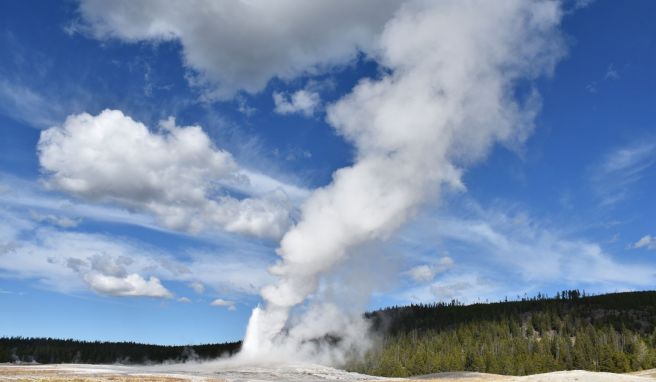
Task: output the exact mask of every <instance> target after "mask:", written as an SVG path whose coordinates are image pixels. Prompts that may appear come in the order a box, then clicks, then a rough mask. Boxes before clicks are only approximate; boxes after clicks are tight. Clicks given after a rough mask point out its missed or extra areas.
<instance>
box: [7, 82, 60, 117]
mask: <svg viewBox="0 0 656 382" xmlns="http://www.w3.org/2000/svg"><path fill="white" fill-rule="evenodd" d="M0 114H3V115H5V116H7V117H9V118H11V119H14V120H16V121H19V122H22V123H25V124H27V125H28V126H31V127H35V128H40V129H44V128H47V127H50V126H53V125H55V124H56V123H57V122H58V121H59V119H60V117H61V116H62V112H61V110H60V109H59V107H58V104H57V103H56V102H53V100H52V99H49V98H48V99H47V98H46V97H44V96H43V95H42V94H40V93H38V92H36V91H34V90H33V89H31V88H30V87H29V86H26V85H24V84H20V83H16V82H12V81H9V80H7V79H3V78H0Z"/></svg>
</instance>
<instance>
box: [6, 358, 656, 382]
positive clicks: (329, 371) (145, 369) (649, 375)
mask: <svg viewBox="0 0 656 382" xmlns="http://www.w3.org/2000/svg"><path fill="white" fill-rule="evenodd" d="M382 380H398V381H422V382H426V381H435V382H457V381H462V382H487V381H491V382H492V381H498V382H506V381H507V382H511V381H517V382H569V381H591V382H614V381H619V382H649V381H652V382H653V381H656V369H654V370H647V371H642V372H637V373H631V374H611V373H593V372H586V371H579V370H576V371H561V372H554V373H547V374H538V375H532V376H527V377H507V376H500V375H493V374H481V373H469V372H454V373H440V374H432V375H429V376H423V377H415V378H409V379H386V378H380V377H372V376H368V375H363V374H357V373H349V372H346V371H343V370H339V369H334V368H330V367H325V366H318V365H267V366H248V365H239V366H235V365H226V364H225V363H218V362H206V363H186V364H174V365H158V366H120V365H75V364H65V365H7V364H5V365H0V381H44V382H45V381H48V382H59V381H61V382H63V381H78V382H98V381H117V382H155V381H164V382H185V381H199V382H200V381H225V382H247V381H248V382H260V381H261V382H264V381H290V382H315V381H347V382H348V381H382Z"/></svg>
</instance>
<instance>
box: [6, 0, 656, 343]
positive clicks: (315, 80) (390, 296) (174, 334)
mask: <svg viewBox="0 0 656 382" xmlns="http://www.w3.org/2000/svg"><path fill="white" fill-rule="evenodd" d="M103 4H104V5H103ZM108 4H109V3H103V2H95V1H83V2H82V3H78V2H75V1H65V2H36V1H21V2H2V3H0V47H1V48H2V52H3V54H2V59H1V60H0V310H1V311H2V314H0V335H9V336H11V335H22V336H50V337H72V338H81V339H89V340H92V339H94V340H95V339H100V340H131V341H140V342H150V343H162V344H183V343H205V342H215V341H231V340H238V339H241V338H242V337H243V335H244V330H245V328H246V323H247V320H248V317H249V315H250V312H251V310H252V309H253V308H254V307H255V306H256V305H257V304H258V303H261V302H262V299H261V297H260V296H259V291H260V289H261V288H262V287H264V286H265V285H268V284H271V283H273V282H275V280H276V277H275V276H272V275H270V274H269V273H268V272H267V269H268V268H269V267H270V266H272V265H274V264H275V263H276V262H277V261H278V255H277V254H276V248H277V247H278V246H279V240H280V238H281V237H282V236H283V235H284V233H285V232H286V230H287V229H289V227H290V226H293V225H294V224H295V223H297V222H299V221H302V220H303V219H304V217H303V213H304V212H303V211H304V210H303V208H302V207H301V206H302V205H303V202H304V201H305V200H307V198H309V197H310V195H312V193H313V190H315V189H317V188H320V187H324V186H327V185H328V184H330V183H331V181H332V174H333V172H335V171H336V170H338V169H340V168H343V167H345V166H351V165H353V164H354V163H355V162H357V161H358V158H360V157H361V156H362V151H359V150H362V149H361V147H360V146H358V145H362V143H357V144H354V143H353V140H351V139H349V138H348V137H346V138H345V136H346V135H347V134H344V133H340V132H339V131H337V130H336V129H335V127H334V125H335V124H336V123H331V122H330V120H329V118H328V114H329V113H332V112H331V111H330V110H332V105H334V104H335V103H336V102H338V101H339V100H341V99H343V97H345V96H346V95H348V94H349V93H351V92H352V91H353V89H354V86H356V84H358V83H359V81H360V80H361V79H363V78H371V79H373V80H378V79H381V78H385V77H386V76H388V75H389V72H390V71H393V70H394V69H391V68H390V67H393V65H391V66H390V65H388V66H386V63H385V60H384V59H379V58H378V57H379V56H377V55H376V54H377V53H375V49H371V48H369V45H367V44H373V43H371V41H373V40H376V39H377V38H378V36H379V35H380V33H381V30H382V29H383V28H385V25H386V23H387V21H388V19H392V18H394V17H396V16H394V15H395V13H394V12H395V9H396V8H397V7H398V4H393V3H384V5H381V6H379V7H376V11H375V12H373V11H372V12H368V10H367V8H366V7H367V2H363V3H362V5H361V6H360V7H362V9H355V10H352V11H353V12H351V13H349V15H351V16H349V17H342V18H339V17H338V16H339V11H335V12H333V13H326V12H324V14H325V15H326V16H325V18H326V21H325V25H323V24H322V23H321V22H317V23H312V22H308V23H301V22H298V23H297V21H298V20H297V18H299V17H303V16H304V14H303V12H298V13H294V12H291V9H288V10H287V11H288V12H287V13H285V12H284V9H283V10H282V11H280V12H279V14H278V13H276V15H277V16H276V17H279V18H278V19H276V20H283V21H284V20H287V19H286V18H289V20H292V21H291V22H290V25H292V27H290V28H289V29H290V30H291V32H289V31H287V30H285V31H282V32H281V31H279V30H278V29H275V27H273V26H267V27H266V28H269V27H271V28H274V29H272V30H266V29H264V32H263V31H262V29H261V26H259V25H258V24H257V21H255V20H250V21H249V20H247V18H248V14H247V15H245V16H244V15H242V14H239V13H237V16H235V17H236V20H237V21H235V23H236V24H235V25H237V26H234V25H233V26H230V25H229V24H230V23H227V24H228V25H227V26H226V27H225V28H226V29H221V28H224V27H216V28H218V29H217V30H214V29H212V28H210V29H209V30H208V31H207V32H206V35H207V36H205V37H207V38H206V40H203V38H202V37H203V36H204V35H201V36H200V37H199V36H198V35H195V34H194V33H195V32H194V28H193V26H192V27H191V28H187V27H186V26H184V25H182V26H181V25H175V22H177V21H175V20H169V19H165V18H163V19H161V20H158V19H157V17H158V15H160V14H165V13H158V12H160V11H161V10H160V9H150V10H149V8H148V7H153V8H159V7H158V6H157V5H156V4H153V3H149V2H143V3H138V4H137V5H136V7H137V8H138V7H140V6H142V7H143V9H142V11H143V13H140V12H137V11H135V10H134V9H132V10H130V9H128V8H129V6H128V5H126V4H129V2H128V3H121V2H116V3H114V4H115V6H110V5H108ZM162 4H166V3H159V5H162ZM287 5H288V4H287ZM122 7H123V8H122ZM281 8H284V6H281ZM126 9H127V10H126ZM561 9H562V10H563V11H562V13H560V14H559V16H558V20H559V23H558V24H557V25H556V26H554V30H555V32H556V34H557V37H550V38H556V39H558V41H557V43H558V52H557V53H554V54H553V56H554V57H555V61H556V62H557V63H556V65H555V66H554V68H555V69H554V70H553V71H551V70H548V69H545V70H544V73H541V75H539V76H538V77H536V78H525V79H522V78H519V79H518V80H517V81H515V82H513V83H512V85H513V89H512V92H511V94H512V95H513V96H514V97H516V98H517V99H518V100H520V99H527V98H526V94H528V93H531V92H534V93H535V94H538V93H539V99H540V101H539V105H540V107H539V110H538V108H536V109H535V110H536V111H537V113H536V114H535V115H534V116H533V118H532V122H530V123H529V124H532V125H533V127H532V128H531V129H529V130H528V131H529V133H528V134H526V138H525V139H521V140H520V141H521V142H511V141H508V142H501V143H500V144H495V145H493V146H492V148H491V149H490V150H487V151H486V152H484V153H483V154H482V155H481V156H480V158H476V160H472V161H462V162H458V161H457V160H456V161H455V162H453V163H456V164H457V165H458V166H459V167H460V168H461V169H462V177H461V178H460V181H461V183H462V187H460V188H457V187H449V186H444V187H443V188H442V186H440V187H441V189H442V191H441V192H440V195H439V196H438V195H437V192H436V191H435V192H434V193H435V195H434V197H427V198H425V200H423V201H422V202H421V203H419V204H417V206H416V208H415V211H414V213H413V214H412V217H411V218H409V219H407V221H404V222H403V224H400V226H399V228H398V229H395V230H394V231H393V232H392V233H390V234H386V235H384V236H385V237H384V238H383V239H380V238H378V239H377V240H374V241H373V242H371V243H366V244H365V245H362V246H358V248H357V249H356V250H354V252H353V253H351V255H350V256H349V257H348V260H346V261H345V262H339V263H337V264H335V265H334V266H331V268H330V270H329V271H328V272H326V273H322V274H321V275H320V278H319V281H320V283H321V285H322V288H329V287H327V286H326V285H331V284H330V283H331V280H333V281H334V280H337V283H339V282H340V281H339V280H349V279H350V278H349V277H351V276H352V275H351V276H348V275H349V274H350V273H349V271H350V272H354V271H353V269H357V270H359V271H358V272H356V273H357V277H355V278H357V279H360V280H366V282H367V283H368V285H369V287H368V288H365V289H366V293H365V294H366V295H367V296H368V295H369V293H370V292H371V298H370V299H365V301H364V302H363V304H364V305H363V308H369V309H372V308H376V307H382V306H388V305H395V304H407V303H411V302H432V301H437V300H450V299H452V298H457V299H460V300H462V301H466V302H475V301H478V300H487V299H489V300H495V299H500V298H504V297H506V296H507V297H516V296H523V295H524V294H528V295H533V294H537V293H538V292H547V293H549V294H554V293H555V292H556V291H558V290H561V289H566V288H567V289H570V288H580V289H585V290H586V291H590V292H595V293H602V292H613V291H620V290H640V289H653V288H654V282H656V227H655V226H654V217H655V216H656V202H654V190H656V175H655V174H656V172H655V171H654V170H655V169H656V130H655V128H654V125H655V123H656V113H654V109H655V105H656V91H654V89H656V86H655V85H656V72H655V71H654V68H656V26H655V25H654V24H653V22H652V21H653V20H652V18H653V17H652V15H653V14H654V12H655V11H656V4H654V3H653V2H650V1H634V2H631V3H630V4H626V3H620V2H613V1H596V2H592V3H587V2H571V3H569V2H568V3H565V4H561ZM214 11H216V10H214ZM233 11H234V12H239V10H234V9H231V8H230V7H224V9H222V10H219V11H217V12H226V15H224V16H226V17H230V15H229V12H233ZM125 12H127V13H125ZM126 14H129V15H131V16H129V17H125V15H126ZM307 14H308V15H310V16H308V17H311V15H312V12H310V11H308V13H307ZM112 15H113V16H116V17H113V18H112ZM117 15H118V16H121V15H122V17H123V18H121V17H118V16H117ZM162 17H165V16H162ZM331 17H336V18H338V19H339V20H344V21H340V22H343V23H344V25H343V26H342V28H341V29H340V28H338V27H337V26H331V25H330V18H331ZM153 20H154V21H153ZM239 20H246V22H243V23H242V24H239V22H240V21H239ZM158 21H161V23H159V24H158ZM249 22H250V24H249ZM140 23H141V24H140ZM167 23H168V24H167ZM142 24H143V25H142ZM296 24H298V25H296ZM153 25H155V26H156V27H153ZM158 25H159V26H160V27H161V25H164V26H166V25H173V26H172V27H171V28H172V29H171V30H172V31H174V32H171V31H169V32H167V31H166V30H165V31H164V32H158V30H157V26H158ZM267 25H268V24H267ZM142 27H143V28H142ZM294 27H297V29H294ZM149 28H150V29H149ZM162 28H164V29H166V28H165V27H162ZM230 28H234V30H230ZM249 28H250V29H249ZM262 28H264V27H262ZM303 28H306V33H305V34H304V33H300V32H299V31H303V30H304V29H303ZM322 28H323V29H322ZM336 29H339V30H340V33H333V32H334V30H336ZM153 30H154V32H153ZM363 30H364V32H362V31H363ZM354 31H357V32H354ZM229 32H234V33H242V34H243V37H240V38H236V37H235V38H233V37H230V33H229ZM274 32H275V33H274ZM288 32H289V33H288ZM212 33H216V35H213V34H212ZM249 33H250V34H249ZM299 36H300V37H299ZM231 38H233V39H232V40H231ZM267 38H270V39H271V41H268V40H267ZM370 40H371V41H370ZM520 42H521V41H520ZM317 46H322V47H323V48H317ZM299 47H300V48H299ZM208 48H211V49H208ZM295 49H296V50H295ZM304 49H305V50H304ZM298 50H300V51H302V53H303V54H302V55H301V54H299V53H298ZM267 52H268V53H267ZM372 52H374V53H372ZM381 56H383V57H384V55H383V54H381ZM535 65H538V64H535ZM397 70H400V69H397ZM529 77H530V76H529ZM83 113H87V114H83ZM85 116H86V117H85ZM169 117H173V118H174V119H169ZM161 121H168V122H166V123H161ZM189 126H195V127H189ZM402 128H403V127H399V129H402ZM93 129H107V130H105V133H106V134H107V135H104V136H102V137H100V138H98V136H97V135H95V134H94V133H92V132H93V131H94V130H93ZM47 131H49V132H51V133H50V134H49V135H48V133H46V132H47ZM98 131H100V130H98ZM110 133H111V134H116V135H111V136H110V135H108V134H110ZM44 134H45V135H44ZM133 134H134V135H133ZM46 135H47V136H48V137H49V138H44V137H45V136H46ZM40 138H41V143H39V142H40ZM120 139H125V141H121V140H120ZM134 142H137V143H134ZM132 144H136V145H137V146H135V147H132V146H130V145H132ZM148 145H149V146H148ZM144 147H148V148H147V149H145V148H144ZM94 150H95V154H94ZM186 150H187V151H186ZM99 152H100V153H101V154H98V153H99ZM187 154H188V155H187ZM135 158H136V159H135ZM132 160H134V161H137V162H131V161H132ZM101 165H103V166H105V167H102V168H101V167H100V166H101ZM122 166H123V167H122ZM148 176H154V178H153V179H150V178H148V179H149V180H148V182H146V181H145V180H144V179H146V178H147V177H148ZM108 179H109V180H110V181H111V180H114V181H111V182H109V183H108ZM80 182H81V183H80ZM142 182H143V183H142ZM199 190H200V191H199ZM172 206H175V207H176V208H173V207H172ZM199 206H200V207H199ZM258 214H261V215H258ZM355 252H358V254H357V256H356V254H355ZM360 252H361V253H362V254H359V253H360ZM372 268H374V269H373V270H372ZM366 269H368V271H365V270H366ZM346 285H347V288H346V289H347V291H344V290H342V291H341V292H342V293H346V294H348V293H350V292H349V291H348V288H350V285H351V284H348V283H347V284H346ZM354 285H355V284H354ZM353 288H355V286H353ZM319 290H322V289H321V288H320V289H319ZM318 293H320V292H318Z"/></svg>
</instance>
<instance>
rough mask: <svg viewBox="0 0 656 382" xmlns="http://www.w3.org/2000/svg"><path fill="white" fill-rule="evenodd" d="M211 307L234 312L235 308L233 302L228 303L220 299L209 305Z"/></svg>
mask: <svg viewBox="0 0 656 382" xmlns="http://www.w3.org/2000/svg"><path fill="white" fill-rule="evenodd" d="M210 305H212V306H219V307H225V308H227V309H228V310H236V309H237V307H236V306H235V302H234V301H229V300H224V299H222V298H217V299H216V300H214V301H212V302H211V303H210Z"/></svg>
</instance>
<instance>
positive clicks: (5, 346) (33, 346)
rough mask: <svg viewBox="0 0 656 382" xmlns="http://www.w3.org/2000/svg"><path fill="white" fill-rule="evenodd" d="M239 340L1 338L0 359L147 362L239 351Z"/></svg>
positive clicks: (18, 360) (70, 361)
mask: <svg viewBox="0 0 656 382" xmlns="http://www.w3.org/2000/svg"><path fill="white" fill-rule="evenodd" d="M240 347H241V342H226V343H218V344H205V345H190V346H165V345H148V344H139V343H135V342H101V341H93V342H91V341H78V340H72V339H66V340H62V339H55V338H24V337H2V338H0V363H2V362H14V363H96V364H112V363H122V364H150V363H162V362H165V361H179V362H184V361H189V360H209V359H215V358H218V357H222V356H229V355H232V354H235V353H236V352H238V351H239V349H240Z"/></svg>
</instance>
